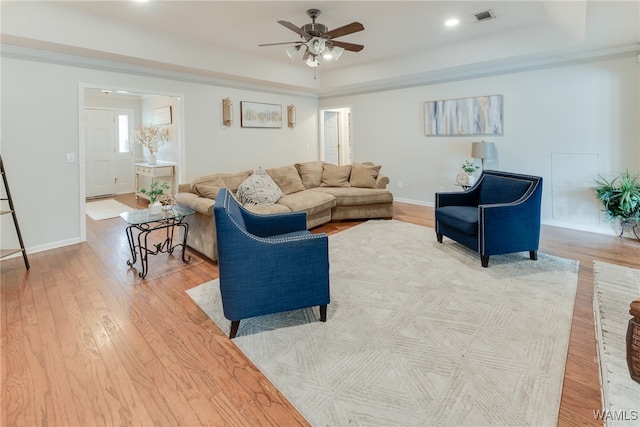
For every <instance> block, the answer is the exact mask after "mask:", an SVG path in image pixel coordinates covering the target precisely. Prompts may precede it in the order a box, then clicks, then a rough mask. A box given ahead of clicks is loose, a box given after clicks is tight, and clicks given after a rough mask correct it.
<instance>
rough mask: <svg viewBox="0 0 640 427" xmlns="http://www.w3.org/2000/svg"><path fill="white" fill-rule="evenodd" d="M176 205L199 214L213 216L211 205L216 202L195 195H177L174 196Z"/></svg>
mask: <svg viewBox="0 0 640 427" xmlns="http://www.w3.org/2000/svg"><path fill="white" fill-rule="evenodd" d="M176 203H177V204H179V205H182V206H186V207H188V208H190V209H193V210H194V211H196V212H200V213H201V214H204V215H209V216H213V205H214V204H215V203H216V201H215V200H213V199H207V198H206V197H201V196H198V195H197V194H195V193H178V194H176Z"/></svg>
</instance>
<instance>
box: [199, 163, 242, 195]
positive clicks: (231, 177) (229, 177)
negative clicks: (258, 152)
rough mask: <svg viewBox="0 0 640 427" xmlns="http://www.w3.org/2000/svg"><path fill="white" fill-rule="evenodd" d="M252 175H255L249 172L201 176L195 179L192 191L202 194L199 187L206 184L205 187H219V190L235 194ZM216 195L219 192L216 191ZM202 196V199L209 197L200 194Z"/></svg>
mask: <svg viewBox="0 0 640 427" xmlns="http://www.w3.org/2000/svg"><path fill="white" fill-rule="evenodd" d="M252 173H253V171H252V170H248V171H244V172H238V173H217V174H213V175H206V176H201V177H199V178H196V179H194V180H193V181H192V182H191V191H193V192H194V193H197V194H200V193H199V192H198V189H197V187H198V185H200V184H204V185H209V186H213V187H218V188H222V187H226V188H228V189H229V190H231V191H232V192H234V193H235V192H236V191H237V190H238V186H239V185H240V183H241V182H242V181H244V180H245V179H247V177H248V176H249V175H251V174H252ZM215 194H216V195H217V194H218V192H217V191H216V193H215ZM200 195H201V196H202V197H207V196H205V195H203V194H200ZM214 199H215V197H214Z"/></svg>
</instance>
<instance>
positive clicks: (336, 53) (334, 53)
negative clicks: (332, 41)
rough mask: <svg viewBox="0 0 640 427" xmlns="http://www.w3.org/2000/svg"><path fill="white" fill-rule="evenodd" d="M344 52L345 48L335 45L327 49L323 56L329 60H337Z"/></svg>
mask: <svg viewBox="0 0 640 427" xmlns="http://www.w3.org/2000/svg"><path fill="white" fill-rule="evenodd" d="M342 52H344V49H343V48H341V47H338V46H334V47H332V48H331V49H329V50H325V51H324V53H323V54H322V57H323V58H324V59H326V60H328V61H337V60H338V58H340V55H342Z"/></svg>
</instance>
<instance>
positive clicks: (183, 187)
mask: <svg viewBox="0 0 640 427" xmlns="http://www.w3.org/2000/svg"><path fill="white" fill-rule="evenodd" d="M178 193H191V184H179V185H178Z"/></svg>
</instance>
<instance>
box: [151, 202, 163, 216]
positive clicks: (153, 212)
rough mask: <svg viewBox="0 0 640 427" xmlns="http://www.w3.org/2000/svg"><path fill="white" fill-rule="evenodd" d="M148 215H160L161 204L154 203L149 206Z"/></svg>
mask: <svg viewBox="0 0 640 427" xmlns="http://www.w3.org/2000/svg"><path fill="white" fill-rule="evenodd" d="M149 213H150V214H151V215H159V214H161V213H162V203H160V202H158V201H155V202H153V203H152V204H150V205H149Z"/></svg>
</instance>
